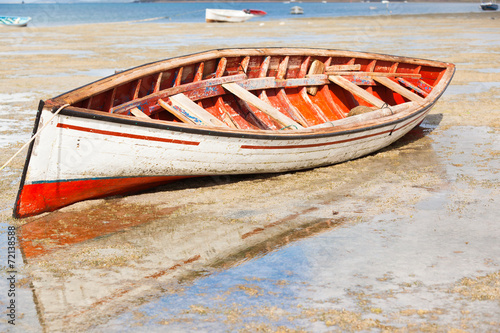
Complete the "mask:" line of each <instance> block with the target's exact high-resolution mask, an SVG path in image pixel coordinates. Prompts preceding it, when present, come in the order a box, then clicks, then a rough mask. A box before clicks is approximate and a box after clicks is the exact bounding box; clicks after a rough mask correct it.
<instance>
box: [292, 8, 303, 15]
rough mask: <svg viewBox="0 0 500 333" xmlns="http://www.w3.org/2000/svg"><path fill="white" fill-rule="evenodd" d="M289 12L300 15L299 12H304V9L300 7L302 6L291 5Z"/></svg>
mask: <svg viewBox="0 0 500 333" xmlns="http://www.w3.org/2000/svg"><path fill="white" fill-rule="evenodd" d="M290 14H293V15H301V14H304V9H302V7H299V6H293V7H292V8H291V9H290Z"/></svg>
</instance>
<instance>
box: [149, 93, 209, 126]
mask: <svg viewBox="0 0 500 333" xmlns="http://www.w3.org/2000/svg"><path fill="white" fill-rule="evenodd" d="M158 104H159V105H160V106H161V107H162V108H163V109H165V110H167V111H168V112H170V113H171V114H173V115H174V116H176V117H177V118H179V120H180V121H182V122H184V123H187V124H195V125H205V123H204V122H203V120H201V119H199V118H197V117H195V116H192V115H190V114H189V113H187V112H186V111H184V110H183V109H182V108H178V107H174V106H172V105H169V104H168V103H167V102H165V101H164V100H162V99H161V98H160V99H158Z"/></svg>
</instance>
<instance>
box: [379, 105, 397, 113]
mask: <svg viewBox="0 0 500 333" xmlns="http://www.w3.org/2000/svg"><path fill="white" fill-rule="evenodd" d="M385 108H388V109H389V111H391V114H392V115H393V114H394V111H392V109H391V106H390V105H389V104H387V103H384V105H382V107H381V108H380V109H385Z"/></svg>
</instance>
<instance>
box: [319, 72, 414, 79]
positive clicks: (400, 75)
mask: <svg viewBox="0 0 500 333" xmlns="http://www.w3.org/2000/svg"><path fill="white" fill-rule="evenodd" d="M325 74H327V75H360V76H369V77H374V76H387V77H406V78H412V79H420V78H421V75H420V74H415V73H387V72H343V71H342V72H335V71H334V72H328V71H327V72H326V73H325Z"/></svg>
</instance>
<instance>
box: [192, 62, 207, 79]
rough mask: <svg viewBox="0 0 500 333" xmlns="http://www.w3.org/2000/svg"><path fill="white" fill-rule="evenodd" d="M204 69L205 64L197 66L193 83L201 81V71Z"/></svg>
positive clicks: (201, 63)
mask: <svg viewBox="0 0 500 333" xmlns="http://www.w3.org/2000/svg"><path fill="white" fill-rule="evenodd" d="M204 69H205V63H204V62H200V64H199V65H198V69H197V70H196V74H195V75H194V78H193V82H198V81H201V80H202V79H203V70H204Z"/></svg>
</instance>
